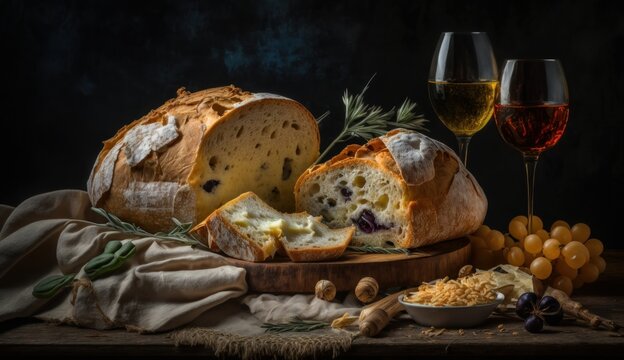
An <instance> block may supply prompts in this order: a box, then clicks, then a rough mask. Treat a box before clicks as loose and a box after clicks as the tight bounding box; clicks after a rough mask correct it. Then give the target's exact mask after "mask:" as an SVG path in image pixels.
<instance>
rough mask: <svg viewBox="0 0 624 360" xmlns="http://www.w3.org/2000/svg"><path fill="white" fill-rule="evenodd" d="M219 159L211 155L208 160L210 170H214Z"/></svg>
mask: <svg viewBox="0 0 624 360" xmlns="http://www.w3.org/2000/svg"><path fill="white" fill-rule="evenodd" d="M218 162H219V159H218V158H217V157H216V156H211V157H210V160H208V166H210V169H211V170H214V169H215V168H216V167H217V163H218Z"/></svg>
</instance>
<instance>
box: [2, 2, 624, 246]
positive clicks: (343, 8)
mask: <svg viewBox="0 0 624 360" xmlns="http://www.w3.org/2000/svg"><path fill="white" fill-rule="evenodd" d="M620 9H621V6H620V4H619V2H617V1H543V0H540V1H501V0H498V1H439V0H438V1H346V2H339V1H327V2H321V1H270V0H264V1H262V0H256V1H177V2H174V1H171V2H160V1H150V2H145V3H144V2H133V1H98V2H95V1H2V2H0V11H1V15H0V29H1V30H0V39H1V44H2V61H3V63H4V65H3V67H2V71H1V74H2V79H3V80H2V85H3V86H2V94H1V98H0V102H1V104H0V105H1V107H0V109H2V112H1V115H0V116H1V118H2V122H1V130H0V135H1V136H2V141H1V142H0V159H1V169H2V170H1V174H2V181H1V183H2V185H1V186H0V203H7V204H11V205H16V204H17V203H19V202H20V201H22V200H23V199H25V198H27V197H29V196H31V195H34V194H37V193H40V192H45V191H50V190H55V189H61V188H80V189H84V188H85V183H86V180H87V177H88V174H89V171H90V169H91V166H92V164H93V162H94V160H95V158H96V156H97V154H98V152H99V151H100V148H101V141H103V140H105V139H107V138H109V137H111V136H112V135H113V134H114V133H115V131H116V130H117V129H118V128H120V127H121V126H122V125H124V124H126V123H129V122H130V121H132V120H134V119H136V118H138V117H140V116H142V115H143V114H145V113H147V112H148V111H149V110H150V109H152V108H155V107H157V106H159V105H160V104H161V103H163V102H164V101H165V100H167V99H168V98H171V97H173V96H174V95H175V91H176V89H177V88H178V87H180V86H186V87H187V88H188V89H189V90H192V91H194V90H199V89H203V88H208V87H214V86H220V85H227V84H230V83H232V84H235V85H237V86H240V87H242V88H243V89H246V90H251V91H264V92H273V93H276V94H282V95H285V96H288V97H291V98H293V99H296V100H299V101H300V102H302V103H303V104H304V105H305V106H307V107H308V108H309V109H310V110H311V111H312V112H313V113H314V114H316V115H319V114H321V113H323V112H324V111H326V110H331V111H332V117H331V118H330V119H328V120H326V121H325V122H324V124H323V126H322V127H321V131H322V137H323V144H327V143H328V142H329V141H330V140H331V139H332V136H333V135H335V134H337V132H338V130H339V127H340V126H341V125H342V116H343V112H342V108H341V102H340V96H341V95H342V92H343V91H344V89H345V88H349V89H350V90H353V91H358V90H360V89H361V88H362V86H363V85H364V84H365V83H366V81H367V80H368V79H369V78H370V77H371V75H372V74H374V73H377V76H376V78H375V79H374V82H373V84H372V88H371V89H370V91H369V93H368V95H367V100H368V101H369V102H370V103H375V104H379V105H382V106H384V107H388V108H389V107H391V106H393V105H396V104H399V103H400V102H401V101H402V100H403V99H404V98H405V97H410V98H412V99H414V100H416V101H418V103H419V104H420V105H421V109H422V111H423V112H424V114H425V115H426V117H427V118H429V119H431V122H430V124H429V128H430V130H431V131H430V135H431V136H432V137H434V138H436V139H439V140H442V141H444V142H445V143H447V144H449V145H451V146H452V147H453V148H456V144H455V140H454V138H453V136H452V134H451V133H450V132H449V131H448V130H446V129H445V128H444V127H443V126H442V125H441V124H440V123H439V121H438V120H437V119H436V118H435V115H434V113H433V112H432V110H431V107H430V105H429V101H428V98H427V92H426V80H427V74H428V70H429V64H430V61H431V57H432V54H433V51H434V47H435V44H436V42H437V39H438V36H439V34H440V32H442V31H458V30H464V31H466V30H470V31H487V32H488V33H489V36H490V39H491V41H492V44H493V47H494V50H495V53H496V57H497V59H498V62H499V65H502V63H503V59H505V58H518V57H538V58H543V57H546V58H559V59H560V60H561V62H562V64H563V66H564V69H565V71H566V74H567V78H568V84H569V88H570V98H571V112H570V114H571V115H570V120H569V124H568V128H567V130H566V133H565V134H564V136H563V138H562V139H561V141H560V143H559V144H558V145H557V146H556V147H555V148H554V149H552V150H550V151H548V152H546V153H544V154H543V156H542V158H541V160H540V164H539V166H538V171H537V179H536V181H537V183H536V191H537V192H536V205H535V206H536V213H537V214H539V215H541V216H542V217H543V218H544V220H545V222H546V223H547V224H550V223H552V222H553V221H554V220H556V219H559V218H562V219H565V220H567V221H569V222H571V223H575V222H578V221H584V222H587V223H588V224H590V226H592V229H593V233H594V234H595V236H597V237H599V238H601V239H602V240H603V241H605V242H606V243H607V246H609V247H622V245H623V244H624V242H623V240H624V239H622V238H621V236H622V232H621V228H622V224H621V223H622V221H623V218H622V215H623V214H624V211H623V210H624V207H623V206H622V200H623V196H622V195H623V190H622V186H623V177H624V176H623V173H624V146H623V144H624V142H623V141H622V134H623V133H624V131H623V130H624V122H623V119H622V111H621V109H622V101H623V100H624V99H623V98H622V95H623V94H624V92H623V88H624V71H623V70H622V66H624V12H623V11H622V10H620ZM337 150H339V149H336V151H337ZM469 155H470V161H469V165H470V169H471V171H472V172H473V173H474V174H475V176H476V177H477V179H478V180H479V181H480V183H481V185H482V186H483V188H484V189H485V191H486V193H487V195H488V199H489V203H490V207H489V212H488V217H487V219H486V223H488V224H490V225H494V226H496V227H497V228H501V227H503V226H504V227H505V228H506V223H507V221H508V220H509V219H510V218H511V217H512V216H514V215H516V214H520V213H524V212H525V207H526V202H525V184H524V175H523V168H522V165H521V158H520V155H519V153H517V152H516V151H515V150H513V149H511V148H510V147H509V146H507V145H506V144H505V143H503V141H502V140H501V139H500V137H499V135H498V133H497V131H496V129H495V126H494V125H493V122H492V124H489V125H488V126H487V127H486V128H485V129H484V130H483V131H482V132H480V133H478V134H477V135H476V136H475V137H474V139H473V142H472V144H471V146H470V154H469Z"/></svg>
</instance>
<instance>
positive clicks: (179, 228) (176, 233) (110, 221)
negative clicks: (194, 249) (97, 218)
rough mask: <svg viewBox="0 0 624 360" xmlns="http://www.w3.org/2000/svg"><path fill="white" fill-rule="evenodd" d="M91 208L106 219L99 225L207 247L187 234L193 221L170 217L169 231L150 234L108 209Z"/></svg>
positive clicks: (128, 232) (134, 233)
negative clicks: (172, 226) (186, 221)
mask: <svg viewBox="0 0 624 360" xmlns="http://www.w3.org/2000/svg"><path fill="white" fill-rule="evenodd" d="M91 209H92V210H93V211H95V212H96V213H98V214H100V215H101V216H102V217H104V218H105V219H106V220H107V223H106V224H101V226H108V227H112V228H113V229H115V230H118V231H121V232H124V233H127V234H132V235H136V236H141V237H152V238H156V239H158V240H163V241H176V242H179V243H183V244H185V245H190V246H201V247H204V248H207V247H206V245H204V244H203V243H202V242H201V241H199V240H197V239H196V238H195V237H193V236H192V235H191V234H189V232H190V231H191V229H192V228H193V223H191V222H189V223H183V222H181V221H180V220H178V219H176V218H171V221H172V222H173V224H174V225H175V226H174V228H173V229H172V230H171V231H169V232H168V233H165V232H157V233H155V234H152V233H149V232H147V231H145V230H143V229H141V228H140V227H138V226H136V225H134V224H131V223H128V222H125V221H123V220H121V219H119V218H118V217H117V216H115V215H113V214H111V213H109V212H108V211H106V210H104V209H101V208H95V207H93V208H91Z"/></svg>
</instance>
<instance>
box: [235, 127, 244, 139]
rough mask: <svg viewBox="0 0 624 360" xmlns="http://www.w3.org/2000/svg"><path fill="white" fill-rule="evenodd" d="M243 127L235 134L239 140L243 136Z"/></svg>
mask: <svg viewBox="0 0 624 360" xmlns="http://www.w3.org/2000/svg"><path fill="white" fill-rule="evenodd" d="M243 128H244V127H243V126H241V127H240V129H238V132H237V133H236V137H237V138H239V137H240V136H241V135H242V134H243Z"/></svg>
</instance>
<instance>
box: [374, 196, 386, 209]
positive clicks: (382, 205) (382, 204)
mask: <svg viewBox="0 0 624 360" xmlns="http://www.w3.org/2000/svg"><path fill="white" fill-rule="evenodd" d="M375 207H376V208H377V209H379V210H385V209H386V208H387V207H388V195H387V194H383V195H381V196H380V197H378V198H377V201H375Z"/></svg>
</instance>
